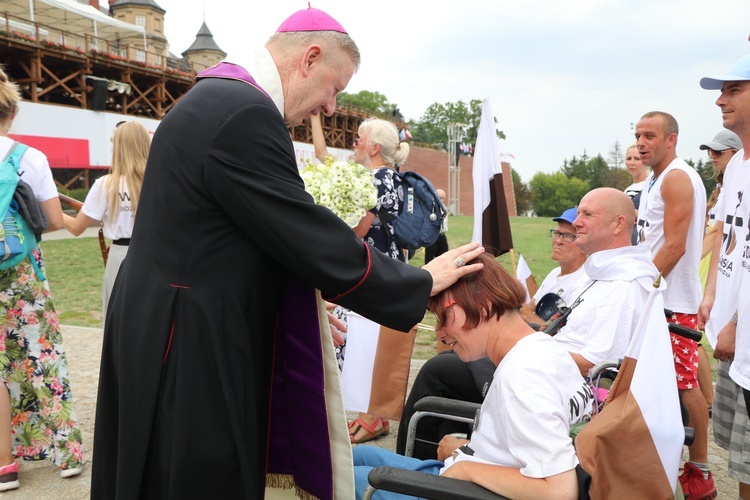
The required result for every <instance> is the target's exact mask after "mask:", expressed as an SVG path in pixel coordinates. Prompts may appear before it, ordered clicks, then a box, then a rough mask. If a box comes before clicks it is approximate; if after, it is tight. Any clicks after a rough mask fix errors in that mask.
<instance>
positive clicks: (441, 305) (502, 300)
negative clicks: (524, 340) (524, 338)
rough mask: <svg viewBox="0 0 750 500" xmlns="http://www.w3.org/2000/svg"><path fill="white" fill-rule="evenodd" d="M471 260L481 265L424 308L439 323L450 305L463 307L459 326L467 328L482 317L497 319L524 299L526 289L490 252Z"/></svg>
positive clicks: (431, 299) (523, 301)
mask: <svg viewBox="0 0 750 500" xmlns="http://www.w3.org/2000/svg"><path fill="white" fill-rule="evenodd" d="M471 263H472V264H474V263H481V264H484V267H483V268H482V269H481V270H479V271H477V272H475V273H471V274H467V275H466V276H464V277H463V278H461V279H459V280H458V281H457V282H456V283H454V284H453V286H451V287H450V288H448V289H447V290H444V291H442V292H440V293H439V294H437V295H435V296H434V297H431V298H430V301H429V302H428V303H427V309H428V310H429V311H430V312H432V313H433V314H435V316H436V317H437V318H438V324H443V323H444V322H445V314H446V309H448V307H450V306H451V305H452V304H456V305H459V306H461V309H463V310H464V313H465V314H466V322H465V323H464V324H463V326H462V327H461V329H463V330H468V329H471V328H474V327H476V326H477V325H479V322H480V321H481V320H482V319H485V318H489V317H492V316H495V317H496V318H500V316H502V315H503V314H505V313H506V312H507V311H509V310H518V309H520V307H521V306H522V305H523V304H524V303H525V302H526V289H525V288H524V287H523V285H522V284H521V282H520V281H518V279H516V278H515V277H513V276H511V275H510V273H508V271H506V270H505V268H504V267H503V266H502V265H501V264H500V263H499V262H498V261H496V260H495V259H494V258H493V257H492V255H491V254H488V253H484V254H482V255H480V256H479V257H477V258H476V259H474V260H473V261H471ZM454 301H455V302H454Z"/></svg>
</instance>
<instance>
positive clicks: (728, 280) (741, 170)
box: [706, 154, 750, 346]
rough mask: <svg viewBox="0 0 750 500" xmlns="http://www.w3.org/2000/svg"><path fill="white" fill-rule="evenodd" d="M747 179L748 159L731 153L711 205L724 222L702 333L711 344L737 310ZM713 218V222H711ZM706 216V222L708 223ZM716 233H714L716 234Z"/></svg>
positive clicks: (746, 224) (748, 171)
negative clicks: (712, 295)
mask: <svg viewBox="0 0 750 500" xmlns="http://www.w3.org/2000/svg"><path fill="white" fill-rule="evenodd" d="M749 182H750V160H748V161H744V162H743V161H742V155H739V154H738V155H735V156H734V157H732V159H731V160H730V161H729V163H728V164H727V168H726V170H725V171H724V183H723V186H722V189H721V194H720V195H719V199H718V200H717V202H716V205H715V206H714V211H715V214H716V218H715V221H716V220H719V221H722V222H723V223H724V230H723V234H722V236H721V238H722V240H721V241H722V244H721V251H720V252H719V266H718V269H717V272H716V297H715V300H714V306H713V309H712V310H711V318H710V319H709V321H708V324H707V325H706V335H707V336H708V340H709V342H710V343H711V345H712V346H716V338H717V336H718V334H719V332H720V331H721V329H722V328H724V326H726V324H727V323H728V322H729V320H730V318H731V317H732V315H733V314H734V313H735V312H736V311H737V294H738V293H739V285H740V283H739V279H737V277H738V276H739V269H738V266H740V265H741V257H742V250H743V245H741V244H738V243H739V242H740V241H741V240H744V237H743V235H746V234H747V231H748V215H750V211H749V210H748V204H747V201H745V203H744V204H743V203H741V201H742V191H743V188H742V186H745V185H747V184H748V183H749ZM715 221H714V224H715ZM711 222H712V221H711V220H710V219H709V225H713V224H711ZM717 237H718V235H717Z"/></svg>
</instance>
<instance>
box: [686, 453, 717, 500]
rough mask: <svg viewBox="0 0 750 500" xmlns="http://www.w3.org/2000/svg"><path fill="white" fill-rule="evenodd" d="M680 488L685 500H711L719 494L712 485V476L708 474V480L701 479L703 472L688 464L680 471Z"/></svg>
mask: <svg viewBox="0 0 750 500" xmlns="http://www.w3.org/2000/svg"><path fill="white" fill-rule="evenodd" d="M680 470H681V471H682V474H680V477H679V479H680V486H682V492H683V493H684V494H685V500H704V499H705V500H711V499H713V498H716V497H717V495H718V494H719V493H718V492H717V491H716V486H715V485H714V476H713V474H711V473H710V472H709V473H708V479H705V478H704V477H703V471H702V470H700V469H699V468H698V467H696V466H695V465H693V464H691V463H690V462H685V466H684V467H683V468H682V469H680Z"/></svg>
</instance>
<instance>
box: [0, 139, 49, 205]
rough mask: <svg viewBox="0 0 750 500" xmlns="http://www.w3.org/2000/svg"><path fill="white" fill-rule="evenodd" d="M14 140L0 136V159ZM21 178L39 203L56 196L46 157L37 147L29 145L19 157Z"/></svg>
mask: <svg viewBox="0 0 750 500" xmlns="http://www.w3.org/2000/svg"><path fill="white" fill-rule="evenodd" d="M14 142H15V141H14V140H13V139H11V138H9V137H0V160H2V159H3V158H5V155H7V154H8V151H10V148H11V146H13V143H14ZM18 172H19V173H20V174H21V179H23V181H24V182H25V183H26V184H28V185H29V186H30V187H31V190H32V191H33V192H34V196H35V197H36V199H37V200H38V201H39V202H40V203H41V202H43V201H47V200H51V199H52V198H57V186H55V180H54V179H53V177H52V170H50V168H49V163H48V162H47V157H46V156H44V153H42V152H41V151H39V150H38V149H34V148H32V147H29V149H27V150H26V153H24V155H23V156H22V157H21V166H20V167H19V168H18Z"/></svg>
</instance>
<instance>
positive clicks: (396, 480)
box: [362, 310, 702, 500]
mask: <svg viewBox="0 0 750 500" xmlns="http://www.w3.org/2000/svg"><path fill="white" fill-rule="evenodd" d="M665 314H666V315H667V316H671V314H672V313H671V311H669V310H665ZM668 327H669V331H670V332H671V333H674V334H677V335H680V336H682V337H685V338H689V339H691V340H695V341H696V342H698V341H700V339H701V336H702V334H701V333H700V332H698V331H696V330H692V329H690V328H687V327H684V326H681V325H677V324H672V323H670V324H669V325H668ZM620 362H621V360H618V361H616V362H615V361H612V362H604V363H600V364H598V365H596V366H595V367H594V368H592V370H591V372H590V374H589V381H590V382H591V381H592V380H595V379H598V380H601V378H602V377H604V378H606V379H613V377H611V375H612V373H613V372H616V370H617V368H619V365H620ZM597 403H599V404H600V405H601V404H603V401H601V402H599V401H597ZM480 408H481V404H479V403H471V402H467V401H458V400H452V399H447V398H441V397H436V396H427V397H425V398H422V399H421V400H420V401H418V402H417V403H416V405H415V410H416V412H415V413H414V415H413V416H412V418H411V420H410V421H409V428H408V433H407V443H406V453H405V455H406V456H411V453H412V452H413V450H414V442H415V439H416V429H417V426H418V424H419V421H420V420H421V419H422V418H424V417H439V418H445V419H449V420H454V421H458V422H463V423H467V424H474V423H475V422H476V417H477V415H478V414H479V409H480ZM682 418H683V424H684V425H685V445H687V446H689V445H691V444H692V443H693V440H694V439H695V431H694V429H693V428H692V427H688V426H687V425H688V424H689V422H688V416H687V411H686V410H685V408H684V406H683V407H682ZM576 476H577V478H578V492H579V493H578V498H579V499H581V500H585V499H588V498H589V495H588V490H589V487H590V485H591V476H590V475H589V474H588V473H587V472H586V471H585V470H583V468H582V467H581V466H580V464H579V465H578V466H577V467H576ZM368 482H369V486H368V487H367V489H366V490H365V492H364V494H363V496H362V499H363V500H371V499H372V495H374V494H375V492H376V491H377V490H384V491H390V492H394V493H401V494H404V495H411V496H415V497H419V498H425V499H430V500H461V499H466V500H472V499H477V500H503V499H506V497H504V496H502V495H498V494H497V493H494V492H492V491H490V490H488V489H486V488H483V487H482V486H479V485H478V484H475V483H471V482H469V481H462V480H459V479H453V478H447V477H441V476H438V475H433V474H424V473H421V472H414V471H409V470H404V469H398V468H396V467H387V466H381V467H376V468H375V469H373V470H372V471H370V473H369V475H368ZM506 500H507V499H506Z"/></svg>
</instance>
